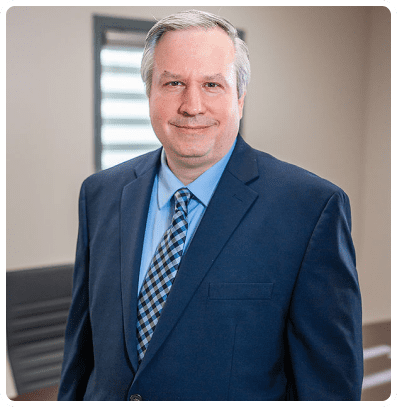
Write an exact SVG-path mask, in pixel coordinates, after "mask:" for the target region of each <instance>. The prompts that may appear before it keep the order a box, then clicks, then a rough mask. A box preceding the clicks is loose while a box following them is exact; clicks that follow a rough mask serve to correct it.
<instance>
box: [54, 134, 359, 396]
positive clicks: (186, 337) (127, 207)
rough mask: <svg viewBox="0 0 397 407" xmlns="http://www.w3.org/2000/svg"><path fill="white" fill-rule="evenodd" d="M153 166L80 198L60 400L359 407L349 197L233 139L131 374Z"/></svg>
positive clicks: (93, 186)
mask: <svg viewBox="0 0 397 407" xmlns="http://www.w3.org/2000/svg"><path fill="white" fill-rule="evenodd" d="M159 161H160V150H157V151H155V152H153V153H149V154H146V155H144V156H141V157H138V158H136V159H133V160H131V161H127V162H126V163H123V164H121V165H118V166H116V167H114V168H111V169H108V170H106V171H102V172H99V173H97V174H94V175H92V176H90V177H89V178H88V179H87V180H86V181H85V182H84V183H83V185H82V189H81V193H80V204H79V216H80V225H79V237H78V244H77V256H76V264H75V272H74V285H73V301H72V305H71V309H70V314H69V319H68V323H67V330H66V338H65V354H64V363H63V368H62V378H61V384H60V389H59V400H82V399H84V400H129V398H130V397H131V395H133V394H139V395H140V396H141V397H142V398H143V399H144V400H286V399H287V400H359V399H360V394H361V383H362V373H363V360H362V357H363V355H362V337H361V299H360V291H359V285H358V279H357V272H356V268H355V254H354V247H353V243H352V239H351V230H350V229H351V220H350V206H349V201H348V197H347V196H346V194H345V193H344V192H343V191H342V190H341V189H340V188H338V187H336V186H335V185H333V184H331V183H330V182H328V181H325V180H324V179H321V178H319V177H317V176H315V175H314V174H311V173H309V172H307V171H305V170H302V169H301V168H298V167H296V166H293V165H290V164H287V163H284V162H281V161H279V160H277V159H275V158H274V157H272V156H270V155H268V154H265V153H262V152H259V151H256V150H254V149H252V148H251V147H250V146H248V145H247V144H246V143H245V142H244V141H243V140H242V139H241V137H240V136H238V142H237V144H236V147H235V150H234V152H233V154H232V156H231V158H230V161H229V163H228V165H227V167H226V169H225V171H224V173H223V175H222V177H221V180H220V182H219V185H218V187H217V189H216V191H215V193H214V195H213V197H212V199H211V201H210V203H209V206H208V208H207V210H206V212H205V215H204V217H203V219H202V221H201V223H200V225H199V227H198V229H197V232H196V234H195V236H194V238H193V240H192V241H191V244H190V246H189V248H188V250H187V252H186V253H185V255H184V257H183V258H182V261H181V264H180V268H179V271H178V274H177V277H176V279H175V282H174V284H173V287H172V290H171V292H170V294H169V297H168V299H167V302H166V304H165V307H164V309H163V311H162V314H161V318H160V320H159V323H158V325H157V327H156V330H155V333H154V335H153V338H152V340H151V342H150V344H149V347H148V350H147V352H146V355H145V357H144V359H143V361H142V363H141V364H140V365H139V366H138V360H137V340H136V318H137V315H136V309H137V284H138V274H139V269H140V261H141V253H142V244H143V238H144V232H145V224H146V217H147V212H148V207H149V201H150V195H151V190H152V185H153V180H154V176H155V174H156V172H157V170H158V165H159Z"/></svg>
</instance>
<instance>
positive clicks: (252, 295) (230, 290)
mask: <svg viewBox="0 0 397 407" xmlns="http://www.w3.org/2000/svg"><path fill="white" fill-rule="evenodd" d="M272 291H273V283H210V285H209V293H208V297H209V298H210V299H211V300H264V299H269V298H271V296H272Z"/></svg>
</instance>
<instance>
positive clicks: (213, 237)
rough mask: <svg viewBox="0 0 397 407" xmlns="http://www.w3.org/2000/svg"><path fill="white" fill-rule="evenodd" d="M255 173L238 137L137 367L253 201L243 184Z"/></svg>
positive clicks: (157, 345)
mask: <svg viewBox="0 0 397 407" xmlns="http://www.w3.org/2000/svg"><path fill="white" fill-rule="evenodd" d="M257 175H258V171H257V164H256V157H255V155H254V153H253V150H252V149H251V148H250V147H249V146H248V145H247V144H246V143H245V142H244V141H243V140H242V139H241V138H240V137H239V138H238V142H237V144H236V147H235V150H234V152H233V154H232V156H231V158H230V160H229V163H228V165H227V167H226V169H225V171H224V173H223V175H222V177H221V180H220V182H219V185H218V187H217V189H216V191H215V193H214V195H213V197H212V199H211V201H210V203H209V205H208V208H207V210H206V212H205V214H204V216H203V219H202V220H201V222H200V225H199V227H198V229H197V231H196V233H195V235H194V238H193V240H192V242H191V244H190V246H189V248H188V250H187V252H186V253H185V255H184V257H183V258H182V261H181V264H180V267H179V271H178V274H177V277H176V279H175V281H174V284H173V286H172V289H171V291H170V294H169V296H168V298H167V301H166V303H165V306H164V309H163V311H162V314H161V317H160V319H159V322H158V324H157V326H156V330H155V332H154V334H153V337H152V339H151V341H150V344H149V347H148V349H147V351H146V354H145V357H144V358H143V360H142V363H141V366H140V370H141V369H144V368H145V366H146V365H147V364H148V363H149V362H150V360H151V359H152V358H153V356H154V355H155V353H156V352H157V350H158V349H159V348H160V346H161V344H162V343H163V342H164V340H165V339H166V337H167V336H168V335H169V333H170V332H171V330H172V329H173V327H174V326H175V324H176V323H177V321H178V319H179V318H180V316H181V314H182V312H183V311H184V309H185V308H186V306H187V305H188V303H189V302H190V300H191V298H192V296H193V295H194V293H195V291H196V289H197V288H198V286H199V285H200V283H201V281H202V280H203V278H204V277H205V275H206V274H207V272H208V271H209V269H210V268H211V265H212V264H213V263H214V261H215V260H216V258H217V257H218V255H219V253H220V252H221V250H222V248H223V247H224V245H225V244H226V242H227V240H228V239H229V237H230V236H231V234H232V233H233V231H234V230H235V228H236V227H237V226H238V224H239V223H240V222H241V220H242V218H243V217H244V215H245V214H246V213H247V211H248V210H249V209H250V207H251V206H252V204H253V203H254V201H255V200H256V198H257V193H256V192H255V191H253V190H252V189H251V188H250V187H249V186H247V185H246V183H247V182H249V181H251V180H253V179H254V178H256V177H257ZM203 253H205V256H203ZM192 270H194V272H192ZM138 374H139V372H138Z"/></svg>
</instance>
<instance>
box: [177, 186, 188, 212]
mask: <svg viewBox="0 0 397 407" xmlns="http://www.w3.org/2000/svg"><path fill="white" fill-rule="evenodd" d="M191 197H192V194H191V192H190V191H189V190H188V189H187V188H181V189H178V191H176V192H175V194H174V198H175V212H177V211H178V210H182V211H183V212H184V213H185V215H187V206H188V205H189V201H190V199H191Z"/></svg>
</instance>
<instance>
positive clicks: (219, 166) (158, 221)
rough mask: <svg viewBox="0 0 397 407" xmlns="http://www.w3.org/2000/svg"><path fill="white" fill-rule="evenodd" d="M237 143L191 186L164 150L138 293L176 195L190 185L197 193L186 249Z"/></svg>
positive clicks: (190, 208) (191, 208) (190, 207)
mask: <svg viewBox="0 0 397 407" xmlns="http://www.w3.org/2000/svg"><path fill="white" fill-rule="evenodd" d="M235 145H236V141H235V142H234V144H233V146H232V148H231V149H230V150H229V152H228V153H227V154H226V155H225V156H224V157H223V158H222V159H221V160H219V161H218V162H217V163H216V164H214V165H213V166H212V167H211V168H209V169H208V170H207V171H205V172H204V173H203V174H201V175H200V176H199V177H198V178H197V179H195V180H194V181H193V182H191V183H190V184H188V185H186V186H185V185H184V184H183V183H182V182H181V181H180V180H179V179H178V178H177V177H176V176H175V175H174V173H173V172H172V171H171V170H170V168H169V167H168V165H167V162H166V158H165V152H164V149H163V151H162V154H161V165H160V169H159V172H158V174H157V175H156V177H155V179H154V183H153V189H152V195H151V198H150V205H149V212H148V217H147V220H146V230H145V238H144V240H143V249H142V259H141V268H140V273H139V282H138V295H139V292H140V291H141V287H142V284H143V282H144V280H145V277H146V274H147V272H148V271H149V266H150V263H151V261H152V258H153V256H154V253H155V251H156V249H157V246H158V244H159V243H160V240H161V239H162V237H163V235H164V233H165V231H166V230H167V229H168V228H169V227H170V225H171V220H172V216H173V215H174V210H175V209H174V198H173V196H174V194H175V192H176V191H177V190H178V189H180V188H184V187H186V188H188V189H189V191H190V192H191V193H192V194H193V195H194V197H193V198H192V199H191V200H190V202H189V205H188V230H187V235H186V241H185V246H184V252H185V251H186V248H187V247H188V246H189V243H190V241H191V240H192V236H193V235H194V233H195V231H196V229H197V227H198V225H199V223H200V221H201V218H202V217H203V215H204V212H205V210H206V208H207V206H208V204H209V202H210V200H211V197H212V195H213V193H214V191H215V189H216V186H217V185H218V182H219V180H220V178H221V176H222V174H223V171H224V169H225V167H226V165H227V163H228V162H229V158H230V156H231V155H232V152H233V150H234V146H235Z"/></svg>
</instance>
